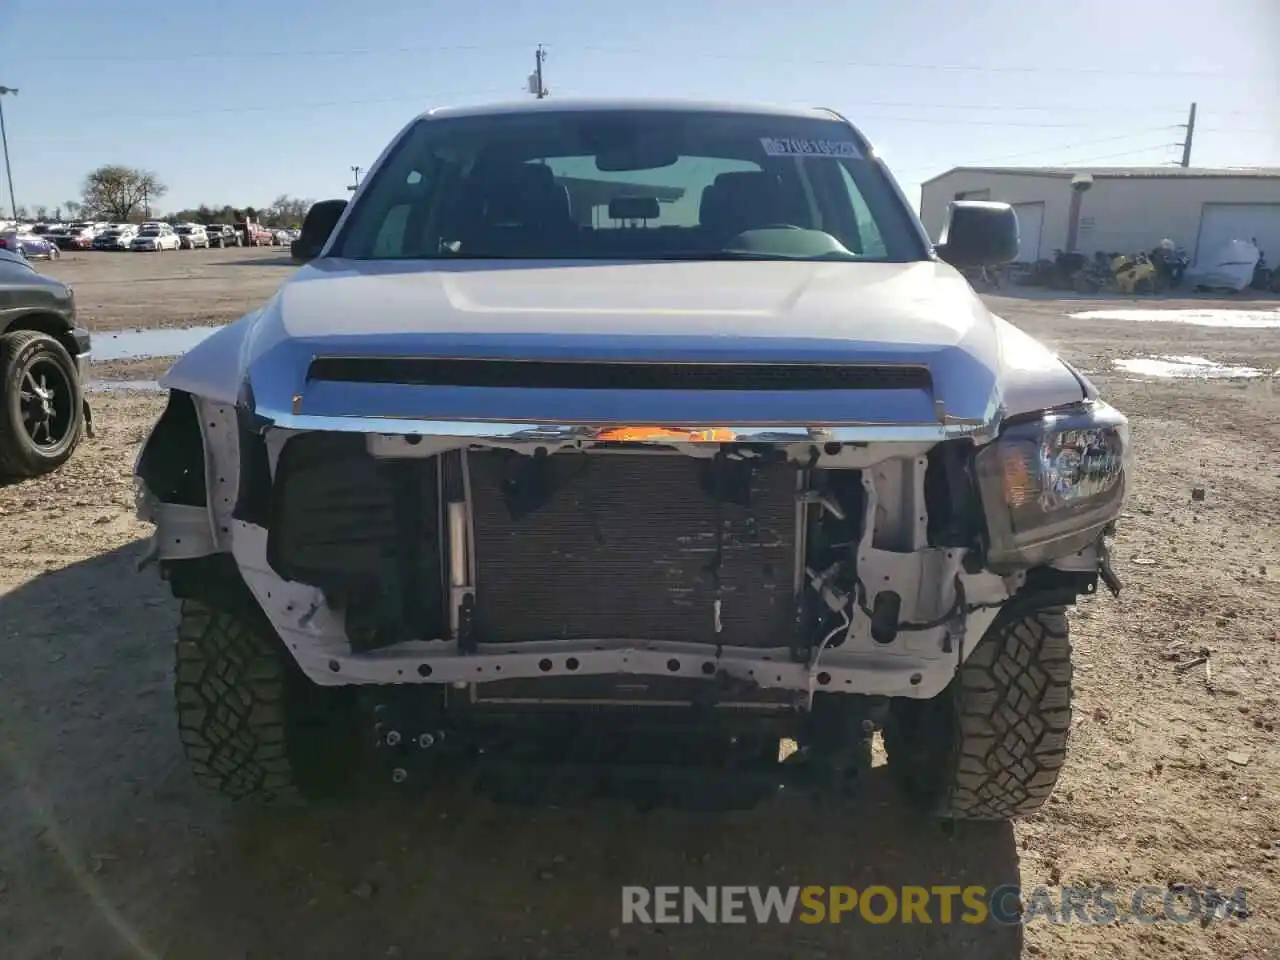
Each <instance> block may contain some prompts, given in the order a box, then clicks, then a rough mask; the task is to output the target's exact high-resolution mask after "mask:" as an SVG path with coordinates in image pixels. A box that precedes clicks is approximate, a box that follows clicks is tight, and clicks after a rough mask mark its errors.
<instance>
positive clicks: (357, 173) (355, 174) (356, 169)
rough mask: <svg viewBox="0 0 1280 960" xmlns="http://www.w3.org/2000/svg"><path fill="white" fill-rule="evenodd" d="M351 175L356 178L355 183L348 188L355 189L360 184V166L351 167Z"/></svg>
mask: <svg viewBox="0 0 1280 960" xmlns="http://www.w3.org/2000/svg"><path fill="white" fill-rule="evenodd" d="M351 177H352V179H354V180H355V183H353V184H351V186H349V187H347V189H348V190H355V189H356V187H358V186H360V168H359V167H356V166H353V167H352V168H351Z"/></svg>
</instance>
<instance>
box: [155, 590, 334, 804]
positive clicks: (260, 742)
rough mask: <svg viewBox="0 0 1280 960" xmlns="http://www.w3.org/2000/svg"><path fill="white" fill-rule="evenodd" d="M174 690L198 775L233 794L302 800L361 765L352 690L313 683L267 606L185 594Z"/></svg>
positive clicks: (326, 790) (329, 790) (330, 789)
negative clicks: (218, 602)
mask: <svg viewBox="0 0 1280 960" xmlns="http://www.w3.org/2000/svg"><path fill="white" fill-rule="evenodd" d="M174 698H175V701H176V704H177V710H178V736H179V739H180V740H181V741H182V748H183V751H184V752H185V753H186V756H187V762H188V764H189V765H190V767H191V770H192V772H193V773H194V774H195V778H196V780H197V781H198V782H199V783H200V784H201V785H203V786H205V787H208V788H210V789H212V790H215V791H217V792H219V793H221V794H223V795H224V796H226V797H228V798H230V799H233V800H249V801H253V802H256V803H261V804H267V805H294V804H299V803H301V802H303V801H305V800H308V799H315V798H319V797H322V796H326V795H331V794H334V793H337V792H340V791H341V787H342V786H343V785H344V784H345V783H346V782H347V781H349V780H350V778H351V776H352V774H353V773H354V772H355V770H354V767H355V758H356V756H357V754H356V747H357V741H356V737H355V735H356V733H357V730H358V728H357V726H356V722H355V711H354V706H353V703H354V700H353V698H352V697H351V690H350V689H338V690H329V689H323V688H320V687H317V686H315V685H314V684H312V683H311V682H310V681H309V680H308V679H307V678H306V677H305V676H303V674H302V672H301V671H300V670H299V669H298V667H297V665H296V664H294V663H293V661H292V660H290V659H289V657H288V654H287V653H286V652H285V651H284V650H283V649H282V647H281V645H280V643H279V641H278V640H277V638H276V636H275V634H274V632H273V631H272V629H271V627H270V625H269V624H268V623H267V622H266V619H265V617H263V616H262V614H261V613H260V612H259V611H256V610H254V611H249V610H245V611H234V612H233V611H229V610H221V609H218V608H216V607H212V606H209V605H207V604H204V603H201V602H199V601H196V600H184V601H183V603H182V614H181V619H180V620H179V624H178V643H177V648H176V664H175V669H174Z"/></svg>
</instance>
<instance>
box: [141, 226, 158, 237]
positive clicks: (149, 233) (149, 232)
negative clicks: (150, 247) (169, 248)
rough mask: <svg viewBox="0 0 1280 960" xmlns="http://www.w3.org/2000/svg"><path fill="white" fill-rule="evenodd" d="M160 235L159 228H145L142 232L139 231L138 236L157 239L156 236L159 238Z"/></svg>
mask: <svg viewBox="0 0 1280 960" xmlns="http://www.w3.org/2000/svg"><path fill="white" fill-rule="evenodd" d="M159 234H160V228H159V227H143V228H142V229H141V230H140V231H138V236H140V237H155V236H159Z"/></svg>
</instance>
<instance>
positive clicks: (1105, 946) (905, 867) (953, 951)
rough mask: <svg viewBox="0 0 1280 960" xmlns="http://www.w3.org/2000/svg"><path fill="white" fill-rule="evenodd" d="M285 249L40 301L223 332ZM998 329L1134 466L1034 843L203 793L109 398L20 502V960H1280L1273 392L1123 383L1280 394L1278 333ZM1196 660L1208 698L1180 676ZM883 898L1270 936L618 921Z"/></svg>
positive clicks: (398, 799)
mask: <svg viewBox="0 0 1280 960" xmlns="http://www.w3.org/2000/svg"><path fill="white" fill-rule="evenodd" d="M268 253H269V251H258V252H253V251H243V250H231V251H212V252H210V253H208V254H205V253H203V252H197V253H193V254H187V253H182V254H178V253H173V254H169V253H166V254H164V255H162V257H161V258H156V257H154V256H149V257H144V256H141V255H138V256H134V255H129V254H123V255H118V256H114V257H113V256H110V255H105V256H103V257H102V258H101V259H102V261H103V262H102V264H101V265H99V264H98V263H96V262H91V259H93V260H97V259H98V258H91V257H90V256H89V255H84V257H83V258H74V259H72V258H69V259H67V260H65V261H63V262H61V263H59V264H54V265H53V267H52V269H50V270H49V272H51V273H57V274H58V275H60V276H63V277H64V278H66V279H69V280H71V282H72V283H73V284H75V286H76V289H77V293H78V295H80V296H81V297H82V302H84V303H86V304H90V303H91V304H93V305H94V306H92V307H86V309H88V310H90V311H94V310H96V311H97V313H96V314H95V326H96V328H99V329H105V328H109V327H121V326H136V325H138V324H139V322H140V318H142V317H145V318H147V322H149V323H151V324H152V325H154V324H158V323H179V322H186V323H190V322H196V321H199V322H209V321H210V320H212V319H225V318H228V317H229V316H232V315H236V314H238V313H240V312H242V310H243V309H244V307H243V306H242V304H246V305H251V303H252V302H253V300H254V299H256V298H260V297H261V296H263V295H265V294H267V293H269V292H270V290H271V289H272V288H273V287H274V285H275V284H276V283H278V282H279V280H280V279H281V278H282V277H283V275H284V274H283V271H282V270H281V269H280V268H278V267H271V266H267V265H266V263H269V261H270V258H269V257H268V256H267V254H268ZM276 256H278V254H276ZM108 259H109V260H110V261H112V262H113V263H114V262H120V263H122V264H124V265H125V266H124V267H123V268H121V269H125V270H127V271H129V275H130V277H131V279H128V280H126V279H120V278H118V277H116V276H114V275H113V274H111V270H114V269H117V268H115V267H109V266H107V265H106V264H107V261H108ZM82 260H83V262H82ZM245 260H254V261H255V264H258V261H263V263H261V264H260V265H252V266H245V265H241V264H240V261H245ZM135 263H136V264H137V266H134V264H135ZM171 264H176V265H180V266H178V267H172V268H171V267H170V266H169V265H171ZM169 269H174V270H180V271H182V272H183V273H184V274H185V273H186V272H188V271H189V272H190V273H191V274H193V275H195V276H194V280H195V282H192V281H191V279H180V278H178V277H176V276H173V275H170V274H169V273H167V272H162V271H168V270H169ZM142 280H147V281H148V283H147V284H146V285H142V284H141V283H140V281H142ZM250 290H253V291H255V293H254V294H253V295H252V296H250V294H249V291H250ZM991 302H992V303H993V305H995V307H996V308H997V309H998V310H999V312H1001V313H1002V314H1003V315H1005V316H1006V317H1008V318H1009V319H1010V320H1012V321H1014V322H1016V323H1018V324H1019V325H1020V326H1022V327H1023V328H1024V329H1026V330H1028V331H1029V332H1031V333H1032V334H1034V335H1036V336H1039V337H1041V338H1042V339H1044V340H1046V341H1048V342H1050V343H1051V344H1053V345H1054V346H1055V347H1057V348H1058V349H1060V350H1061V351H1063V352H1064V354H1065V355H1066V356H1067V357H1068V358H1070V359H1072V360H1074V361H1076V362H1077V363H1078V364H1079V365H1080V366H1082V367H1083V368H1084V369H1086V370H1089V371H1091V372H1092V373H1093V375H1094V379H1095V382H1097V383H1098V385H1099V386H1100V388H1101V389H1103V391H1104V392H1105V394H1106V395H1107V397H1108V399H1110V400H1111V401H1112V402H1113V403H1114V404H1115V405H1116V406H1118V407H1120V408H1121V409H1122V410H1124V411H1126V412H1127V413H1128V414H1129V416H1130V417H1131V421H1132V424H1133V433H1134V437H1135V442H1136V446H1137V457H1138V471H1139V472H1138V482H1137V489H1136V490H1135V492H1134V494H1133V497H1132V500H1131V502H1130V504H1129V506H1128V509H1127V512H1126V514H1125V516H1124V518H1123V521H1122V524H1121V527H1120V533H1119V536H1118V538H1117V541H1116V545H1115V553H1116V567H1117V570H1118V572H1119V574H1120V576H1121V578H1122V579H1123V580H1124V581H1125V590H1124V592H1123V593H1122V595H1121V597H1120V598H1119V599H1118V600H1117V599H1112V598H1111V597H1110V596H1109V595H1102V596H1099V597H1096V598H1091V599H1087V600H1085V601H1084V602H1083V603H1082V604H1081V605H1080V607H1079V609H1078V610H1077V611H1076V612H1075V613H1074V615H1073V617H1072V625H1073V631H1074V642H1075V650H1076V669H1077V674H1076V676H1077V687H1076V696H1075V704H1074V718H1075V719H1074V729H1073V734H1072V745H1071V752H1070V760H1069V765H1068V767H1067V769H1066V771H1065V772H1064V774H1063V776H1062V779H1061V781H1060V784H1059V789H1058V791H1057V792H1056V794H1055V795H1054V797H1053V799H1052V801H1051V803H1050V804H1049V805H1048V806H1047V807H1046V808H1045V810H1044V811H1043V812H1042V813H1041V814H1040V815H1038V816H1036V817H1034V818H1031V819H1029V820H1027V821H1023V822H1019V823H1017V824H1016V825H1014V826H1012V827H1010V826H1007V825H966V824H960V825H957V827H956V828H955V829H954V831H953V832H947V831H944V830H942V829H941V828H940V827H939V826H938V825H936V824H930V823H926V822H922V821H920V820H919V819H917V818H915V817H913V816H912V815H910V814H909V813H907V812H906V811H904V810H903V809H902V808H901V806H900V805H899V803H898V801H897V799H896V797H895V795H894V793H893V791H892V790H891V789H890V788H889V785H888V783H887V777H886V770H885V768H884V767H883V766H877V767H876V768H874V769H873V770H872V772H871V775H870V776H869V778H868V782H867V784H866V789H865V793H864V794H863V796H862V797H861V798H860V799H859V800H858V801H857V802H855V803H854V804H853V805H852V807H851V808H849V809H847V810H844V811H840V812H834V811H832V810H828V809H817V808H811V807H810V806H809V805H808V804H807V803H804V802H801V801H797V800H790V801H779V802H778V803H776V804H774V805H770V806H768V807H765V808H762V809H759V810H756V811H752V812H750V813H741V814H733V815H730V816H720V817H709V816H702V815H692V814H679V813H673V812H657V813H651V814H647V815H639V814H635V813H632V812H630V811H628V810H626V809H621V808H614V807H612V806H610V805H599V806H591V807H588V808H584V809H572V810H552V811H539V812H536V813H531V812H527V811H521V810H513V809H509V808H500V807H494V806H491V805H490V804H488V803H486V802H482V801H479V800H476V799H473V798H471V797H467V796H462V795H452V794H446V795H437V796H428V797H425V798H424V797H421V796H418V795H413V796H386V797H384V798H379V799H372V800H367V801H360V802H358V803H354V804H347V805H345V806H341V807H332V808H319V809H314V810H310V811H307V812H305V813H302V814H298V813H294V814H289V815H286V814H279V813H277V814H268V813H261V812H253V811H246V810H241V809H238V808H233V807H231V806H229V805H227V804H225V803H223V802H221V801H219V800H218V799H216V798H213V797H210V796H206V795H205V794H204V793H202V792H201V791H200V790H198V789H197V788H196V786H195V784H194V783H193V782H192V780H191V778H190V776H189V774H188V772H187V769H186V766H185V764H184V761H183V759H182V756H181V754H180V750H179V746H178V741H177V736H176V732H175V729H174V718H173V713H172V710H171V706H170V686H171V669H172V667H171V664H172V646H171V645H172V636H173V628H174V625H175V622H176V609H175V604H174V602H173V601H172V600H171V599H170V598H169V596H168V594H167V592H166V590H165V589H164V587H163V585H162V584H161V583H159V582H158V579H157V578H156V576H155V574H154V572H153V571H150V570H149V571H146V572H143V573H141V574H139V573H136V572H135V569H134V565H135V563H136V561H137V560H138V558H139V556H140V555H141V550H142V546H143V538H144V537H145V536H147V535H148V533H149V528H147V527H146V526H145V525H143V524H140V523H138V522H137V521H136V520H135V519H134V518H133V514H132V490H131V482H130V471H131V467H132V463H133V458H134V456H135V454H136V451H137V449H138V445H139V443H140V442H141V440H142V439H143V437H144V436H145V433H146V431H147V429H148V428H149V426H150V424H151V422H152V421H153V419H154V418H155V416H156V415H157V413H158V411H159V404H160V400H159V398H158V397H153V396H147V395H140V394H115V393H106V394H96V395H95V396H94V402H95V407H96V411H97V418H98V424H99V435H98V436H97V438H95V439H93V440H90V441H87V442H86V443H85V444H84V446H83V447H82V449H81V450H80V451H79V452H78V453H77V455H76V456H75V458H74V459H73V460H72V461H71V462H70V463H69V464H68V465H67V466H66V467H65V468H64V469H62V470H61V471H59V472H58V473H57V474H55V475H54V476H51V477H48V478H45V479H42V480H39V481H34V482H27V483H21V484H16V485H11V486H8V487H5V488H0V944H3V946H0V955H3V956H4V957H5V958H14V960H27V958H31V960H35V958H54V957H59V958H75V960H79V958H86V960H89V958H92V960H107V958H116V957H120V958H134V957H148V958H149V957H165V958H179V960H187V958H190V960H204V958H209V960H227V958H267V957H305V958H313V957H315V958H320V957H324V958H329V957H351V958H356V957H359V958H364V957H391V956H400V957H459V958H462V957H476V958H481V957H483V958H499V957H510V958H514V957H566V956H584V957H585V956H620V957H622V956H625V957H636V958H648V957H695V956H697V957H701V956H716V955H724V956H729V955H736V956H741V957H752V958H754V957H780V958H781V957H788V958H801V957H803V958H808V957H854V956H856V957H865V958H903V960H905V958H938V960H943V958H948V960H949V958H973V960H1014V958H1020V957H1044V958H1049V957H1054V958H1058V957H1063V958H1079V960H1085V958H1095V957H1115V958H1126V960H1129V958H1133V960H1137V958H1142V960H1172V958H1182V957H1191V958H1205V960H1209V958H1213V960H1227V958H1238V960H1246V958H1248V960H1258V958H1262V957H1280V906H1278V904H1280V872H1278V871H1280V749H1277V740H1276V736H1277V735H1276V726H1277V724H1280V535H1277V533H1276V531H1277V530H1278V529H1280V381H1277V380H1274V379H1268V380H1255V381H1231V382H1203V381H1201V382H1193V381H1176V380H1175V381H1153V380H1152V381H1148V380H1141V379H1137V378H1132V377H1130V376H1128V375H1124V374H1116V373H1114V372H1113V371H1112V368H1111V361H1112V360H1113V359H1115V358H1117V357H1125V356H1136V355H1153V354H1191V355H1199V356H1205V357H1208V358H1210V359H1213V360H1218V361H1223V362H1230V363H1239V364H1243V365H1247V366H1252V367H1258V368H1262V369H1266V370H1268V371H1270V370H1276V369H1277V368H1280V330H1274V329H1273V330H1265V329H1264V330H1226V329H1215V328H1206V327H1191V326H1183V325H1179V324H1171V323H1132V322H1130V323H1125V322H1110V321H1096V320H1072V319H1069V318H1067V316H1066V314H1067V313H1068V312H1070V311H1072V310H1076V309H1081V308H1088V307H1089V306H1090V304H1081V303H1075V302H1057V301H1052V300H1042V299H1014V298H999V297H995V298H992V299H991ZM164 304H167V306H164ZM136 305H141V306H142V308H143V309H144V310H145V311H146V312H145V313H142V314H138V313H136V312H134V311H135V306H136ZM1108 305H1109V306H1121V305H1122V304H1120V303H1115V304H1108ZM1147 305H1149V304H1147ZM1194 305H1195V306H1205V305H1206V304H1205V303H1204V302H1202V301H1197V302H1196V303H1195V304H1194ZM1166 306H1170V307H1173V306H1178V304H1175V303H1169V304H1166ZM1259 306H1263V305H1261V304H1260V305H1259ZM1276 306H1277V304H1275V303H1268V304H1265V308H1267V309H1274V308H1275V307H1276ZM1194 489H1203V490H1204V496H1203V499H1202V500H1200V499H1196V498H1194V497H1193V493H1192V491H1193V490H1194ZM1202 647H1204V648H1208V650H1209V651H1210V653H1209V663H1208V667H1209V669H1208V670H1206V668H1205V666H1203V665H1201V666H1195V667H1192V668H1190V669H1186V670H1179V669H1178V666H1179V663H1180V662H1186V661H1188V660H1190V659H1191V658H1192V657H1193V655H1195V654H1196V653H1197V652H1198V651H1199V650H1200V648H1202ZM872 883H879V884H887V885H889V886H896V885H902V884H921V885H938V884H959V885H969V884H983V885H985V886H987V887H989V888H994V887H996V886H998V885H1000V884H1005V883H1015V884H1018V883H1020V884H1022V885H1023V887H1024V888H1031V887H1035V886H1041V885H1043V886H1046V887H1048V888H1050V889H1051V890H1052V891H1055V893H1056V890H1057V888H1058V887H1060V886H1065V885H1084V884H1100V883H1110V884H1114V885H1115V886H1116V888H1117V889H1118V891H1119V896H1120V899H1121V900H1122V901H1123V900H1125V899H1127V897H1128V896H1129V895H1130V894H1131V893H1132V892H1133V890H1134V889H1135V888H1137V887H1138V886H1140V885H1144V884H1151V885H1155V886H1157V887H1160V888H1166V889H1167V888H1169V887H1170V886H1171V885H1175V884H1178V883H1186V884H1191V885H1194V886H1197V887H1205V886H1216V887H1218V888H1220V889H1228V890H1233V889H1235V888H1236V887H1240V886H1243V887H1246V888H1247V889H1248V905H1249V908H1250V910H1251V911H1252V916H1251V917H1250V918H1249V919H1248V920H1246V921H1244V922H1239V921H1229V922H1213V923H1210V924H1209V925H1208V927H1207V928H1202V927H1201V925H1200V924H1198V923H1192V924H1189V925H1179V924H1175V923H1171V922H1161V923H1156V924H1151V925H1139V924H1111V925H1107V926H1097V927H1088V926H1085V925H1083V924H1081V923H1079V922H1074V923H1070V924H1065V925H1052V924H1049V923H1047V922H1044V921H1043V919H1036V920H1032V921H1030V922H1029V923H1027V924H1026V925H1025V926H1023V927H1016V926H1014V927H1009V926H1000V925H997V924H994V923H988V924H983V925H980V926H966V925H963V924H956V925H941V924H936V923H935V924H933V925H923V924H919V923H917V924H911V925H900V924H892V925H871V924H867V923H864V922H861V921H856V922H848V923H844V924H840V925H830V924H827V925H822V926H813V927H806V926H803V925H792V926H788V927H779V926H774V927H757V926H755V925H748V926H743V927H733V926H720V927H706V926H664V927H645V926H623V925H622V924H621V923H620V892H619V889H620V887H621V886H622V885H623V884H645V885H654V884H673V885H693V886H703V885H709V884H747V885H750V884H762V885H767V884H779V885H790V884H801V885H803V884H849V885H852V886H855V887H860V888H861V887H865V886H866V885H868V884H872ZM1158 902H1159V898H1156V903H1157V904H1158ZM1179 903H1180V904H1181V908H1182V909H1185V906H1186V905H1185V902H1184V901H1179Z"/></svg>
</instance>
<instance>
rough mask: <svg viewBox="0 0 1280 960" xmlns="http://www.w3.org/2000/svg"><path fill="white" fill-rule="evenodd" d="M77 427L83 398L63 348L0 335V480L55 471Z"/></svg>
mask: <svg viewBox="0 0 1280 960" xmlns="http://www.w3.org/2000/svg"><path fill="white" fill-rule="evenodd" d="M83 428H84V398H83V396H82V395H81V390H80V380H79V377H78V376H77V375H76V367H75V362H74V361H73V360H72V359H71V355H70V354H69V353H67V348H66V347H64V346H63V345H62V344H60V343H59V342H58V341H57V340H55V339H54V338H53V337H51V336H49V335H48V334H45V333H37V332H35V331H33V330H18V331H15V332H13V333H7V334H5V335H4V336H0V475H4V476H10V477H34V476H37V475H39V474H43V473H49V472H51V471H53V470H56V469H57V468H58V467H60V466H62V464H64V463H65V462H66V461H67V460H68V459H69V458H70V457H71V454H72V453H73V452H74V450H75V448H76V444H78V443H79V442H80V435H81V432H82V430H83Z"/></svg>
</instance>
